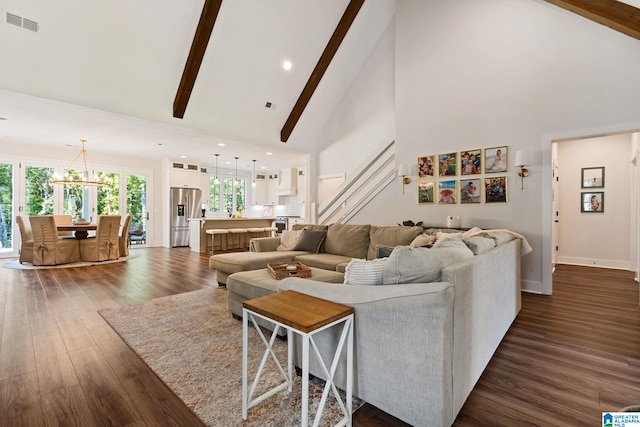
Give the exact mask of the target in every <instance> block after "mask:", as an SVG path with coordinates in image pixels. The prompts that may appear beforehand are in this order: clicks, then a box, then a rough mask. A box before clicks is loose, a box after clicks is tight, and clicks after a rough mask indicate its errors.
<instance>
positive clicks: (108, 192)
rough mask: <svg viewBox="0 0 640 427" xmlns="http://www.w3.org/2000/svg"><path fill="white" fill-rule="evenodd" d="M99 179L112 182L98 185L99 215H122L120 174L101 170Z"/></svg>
mask: <svg viewBox="0 0 640 427" xmlns="http://www.w3.org/2000/svg"><path fill="white" fill-rule="evenodd" d="M98 179H99V180H100V181H107V182H110V183H111V184H110V185H103V186H100V187H98V215H120V174H119V173H113V172H111V173H105V172H99V173H98Z"/></svg>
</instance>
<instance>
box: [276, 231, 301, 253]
mask: <svg viewBox="0 0 640 427" xmlns="http://www.w3.org/2000/svg"><path fill="white" fill-rule="evenodd" d="M300 236H302V230H299V231H292V230H285V231H283V232H282V235H281V236H280V244H279V245H278V247H277V248H276V251H292V250H293V248H295V247H296V245H297V244H298V241H299V240H300Z"/></svg>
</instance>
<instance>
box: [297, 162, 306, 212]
mask: <svg viewBox="0 0 640 427" xmlns="http://www.w3.org/2000/svg"><path fill="white" fill-rule="evenodd" d="M306 200H307V171H306V169H304V168H298V203H300V204H304V203H305V202H306Z"/></svg>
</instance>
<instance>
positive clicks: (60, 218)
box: [53, 215, 75, 239]
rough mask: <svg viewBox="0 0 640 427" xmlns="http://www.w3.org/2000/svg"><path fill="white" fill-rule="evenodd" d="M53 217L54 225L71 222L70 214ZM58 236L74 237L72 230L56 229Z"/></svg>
mask: <svg viewBox="0 0 640 427" xmlns="http://www.w3.org/2000/svg"><path fill="white" fill-rule="evenodd" d="M53 219H54V221H55V222H56V225H66V224H73V218H72V217H71V215H54V216H53ZM58 237H64V238H68V237H72V238H74V239H75V237H74V235H73V231H58Z"/></svg>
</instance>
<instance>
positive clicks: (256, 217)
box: [189, 216, 275, 221]
mask: <svg viewBox="0 0 640 427" xmlns="http://www.w3.org/2000/svg"><path fill="white" fill-rule="evenodd" d="M245 219H264V220H271V221H273V220H275V218H273V217H264V216H253V217H245V216H243V217H242V218H189V221H235V220H238V221H242V220H245Z"/></svg>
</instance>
